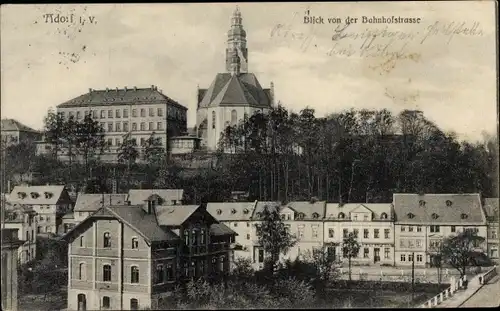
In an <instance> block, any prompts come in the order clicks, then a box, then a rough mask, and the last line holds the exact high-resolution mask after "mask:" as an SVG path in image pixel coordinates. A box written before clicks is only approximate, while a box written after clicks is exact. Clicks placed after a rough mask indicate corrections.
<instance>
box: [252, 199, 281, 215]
mask: <svg viewBox="0 0 500 311" xmlns="http://www.w3.org/2000/svg"><path fill="white" fill-rule="evenodd" d="M265 207H267V208H268V209H269V210H270V211H273V210H278V211H279V210H280V207H281V202H275V201H258V202H257V205H256V206H255V209H254V211H253V215H252V220H259V219H260V216H259V215H260V213H262V211H264V208H265Z"/></svg>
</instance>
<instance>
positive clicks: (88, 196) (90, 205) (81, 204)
mask: <svg viewBox="0 0 500 311" xmlns="http://www.w3.org/2000/svg"><path fill="white" fill-rule="evenodd" d="M127 196H128V195H127V194H126V193H125V194H122V193H116V194H115V193H113V194H111V193H102V194H101V193H99V194H95V193H79V194H78V197H77V198H76V202H75V207H74V209H73V213H74V221H75V223H80V222H81V221H83V220H84V219H85V218H87V217H89V216H90V215H92V214H93V213H95V212H97V210H99V209H100V208H101V207H103V206H123V205H126V204H127Z"/></svg>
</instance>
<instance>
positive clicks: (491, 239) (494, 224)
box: [483, 198, 500, 263]
mask: <svg viewBox="0 0 500 311" xmlns="http://www.w3.org/2000/svg"><path fill="white" fill-rule="evenodd" d="M498 205H499V204H498V198H486V199H484V204H483V207H484V211H485V213H486V221H487V226H488V256H489V257H490V258H491V259H492V260H494V261H496V262H497V263H498V262H499V259H500V258H499V254H498V252H499V243H500V241H499V239H500V238H499V233H500V223H499V222H500V219H499V211H498Z"/></svg>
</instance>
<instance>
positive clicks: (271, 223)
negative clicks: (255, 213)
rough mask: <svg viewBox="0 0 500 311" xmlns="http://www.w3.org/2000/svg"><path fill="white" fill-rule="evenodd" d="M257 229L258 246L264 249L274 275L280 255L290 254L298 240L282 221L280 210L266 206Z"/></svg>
mask: <svg viewBox="0 0 500 311" xmlns="http://www.w3.org/2000/svg"><path fill="white" fill-rule="evenodd" d="M256 229H257V239H258V244H259V245H261V246H262V247H263V249H264V252H265V254H266V255H267V259H268V261H269V263H270V269H271V273H274V272H275V271H276V266H277V264H278V262H279V259H280V254H286V253H288V251H289V249H290V248H292V247H293V246H294V245H295V244H296V243H297V239H296V237H295V235H293V234H291V233H290V231H289V230H288V228H287V226H286V225H285V224H284V223H283V221H282V220H281V217H280V214H279V209H278V208H270V207H268V206H264V209H263V210H262V212H261V214H260V223H258V224H257V225H256Z"/></svg>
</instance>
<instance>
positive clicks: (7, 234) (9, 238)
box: [1, 229, 24, 311]
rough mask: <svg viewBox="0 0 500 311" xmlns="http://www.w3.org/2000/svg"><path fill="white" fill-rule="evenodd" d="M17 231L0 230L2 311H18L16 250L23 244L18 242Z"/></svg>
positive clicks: (20, 241)
mask: <svg viewBox="0 0 500 311" xmlns="http://www.w3.org/2000/svg"><path fill="white" fill-rule="evenodd" d="M16 231H18V230H17V229H2V233H1V235H2V270H1V274H2V284H1V289H2V310H5V311H17V310H18V283H17V268H18V260H17V255H18V248H19V247H20V246H21V245H22V244H23V243H24V241H22V240H19V238H18V236H19V233H18V232H16Z"/></svg>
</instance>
